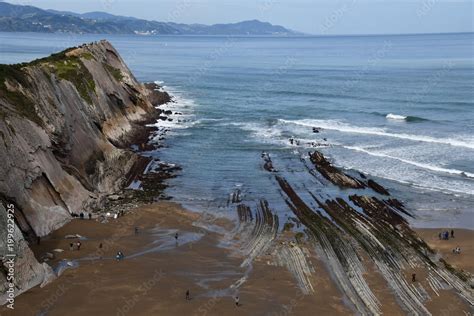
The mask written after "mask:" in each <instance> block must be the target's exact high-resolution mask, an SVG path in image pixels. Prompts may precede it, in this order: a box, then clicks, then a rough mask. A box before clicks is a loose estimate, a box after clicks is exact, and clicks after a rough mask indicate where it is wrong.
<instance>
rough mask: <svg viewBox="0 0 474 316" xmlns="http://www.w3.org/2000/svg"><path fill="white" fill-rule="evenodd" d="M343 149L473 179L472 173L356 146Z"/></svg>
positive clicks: (473, 174)
mask: <svg viewBox="0 0 474 316" xmlns="http://www.w3.org/2000/svg"><path fill="white" fill-rule="evenodd" d="M343 147H344V148H347V149H351V150H355V151H359V152H363V153H366V154H368V155H371V156H375V157H381V158H387V159H393V160H398V161H400V162H403V163H406V164H409V165H412V166H416V167H419V168H422V169H427V170H431V171H436V172H444V173H449V174H456V175H461V176H464V177H468V178H474V173H470V172H466V171H462V170H457V169H448V168H443V167H439V166H433V165H430V164H426V163H422V162H417V161H412V160H408V159H403V158H399V157H393V156H390V155H387V154H384V153H380V152H373V151H369V150H366V149H364V148H360V147H356V146H343Z"/></svg>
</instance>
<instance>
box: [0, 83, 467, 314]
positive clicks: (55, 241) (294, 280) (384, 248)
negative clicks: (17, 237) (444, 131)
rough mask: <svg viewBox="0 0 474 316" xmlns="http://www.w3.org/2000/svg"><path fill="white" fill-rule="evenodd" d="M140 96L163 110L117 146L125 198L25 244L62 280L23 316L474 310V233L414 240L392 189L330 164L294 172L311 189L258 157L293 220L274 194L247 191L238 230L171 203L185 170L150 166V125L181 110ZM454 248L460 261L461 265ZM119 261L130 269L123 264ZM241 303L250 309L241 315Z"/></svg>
mask: <svg viewBox="0 0 474 316" xmlns="http://www.w3.org/2000/svg"><path fill="white" fill-rule="evenodd" d="M141 86H142V85H141V84H140V87H141ZM143 86H144V87H146V90H144V91H145V95H146V96H147V98H149V101H150V102H149V103H150V104H152V105H153V107H154V108H155V109H156V108H157V107H158V110H156V111H151V112H152V113H151V114H150V116H149V117H148V118H147V119H144V120H141V121H139V120H137V121H135V122H134V123H133V124H131V125H132V128H131V129H129V131H131V133H130V134H127V135H126V136H125V137H124V138H122V139H120V144H117V147H118V148H120V150H124V151H126V152H127V154H129V155H130V156H131V157H133V165H132V166H130V168H128V172H126V174H125V175H124V176H123V180H124V181H123V183H122V184H123V185H122V187H121V188H119V189H118V190H116V191H113V192H109V193H110V194H109V193H106V194H104V195H103V196H102V197H103V198H104V201H103V202H104V204H102V205H103V207H101V209H100V210H96V212H94V213H93V215H92V219H91V220H89V219H87V216H86V219H84V220H81V219H78V218H75V219H72V220H71V221H70V222H69V223H67V224H66V225H65V226H62V227H60V228H59V229H57V230H54V231H53V232H52V233H51V234H48V235H46V236H44V237H42V238H41V239H38V244H37V245H34V243H32V242H31V241H30V245H32V246H31V248H32V249H33V251H34V253H35V257H36V258H37V259H38V261H39V262H41V263H42V264H43V266H44V267H48V264H51V266H52V268H53V269H54V271H51V269H52V268H49V270H48V271H47V274H46V277H45V278H44V281H43V283H42V284H41V287H35V288H33V289H32V290H30V291H28V292H26V293H24V294H23V295H21V296H19V297H18V298H17V305H16V307H17V312H18V311H20V313H22V314H38V313H39V314H48V315H50V314H51V315H56V314H57V315H63V314H65V313H67V314H71V311H70V308H71V306H75V307H77V308H75V310H74V311H73V312H72V313H73V314H74V313H77V314H78V315H79V314H81V315H83V314H87V313H94V314H119V315H122V314H127V313H128V312H134V313H137V314H146V315H148V314H160V315H161V314H164V315H167V314H170V315H173V314H176V313H179V314H198V315H205V314H241V313H242V312H245V313H251V314H263V313H265V312H266V313H269V314H275V315H279V314H292V313H294V314H302V315H303V314H304V315H306V314H308V313H311V312H314V311H317V312H319V313H323V314H329V313H330V314H336V315H337V314H341V315H343V314H344V315H346V314H351V313H352V314H358V313H359V314H378V313H384V314H390V315H402V314H405V313H415V314H428V313H436V312H438V311H442V312H449V313H454V314H458V313H459V314H461V313H462V312H466V311H469V310H472V306H473V305H474V303H473V302H474V299H473V296H472V294H473V293H472V286H473V284H472V280H473V279H472V264H471V263H470V262H472V261H473V256H472V252H473V251H474V250H473V249H472V247H470V245H469V241H470V238H471V237H472V236H473V235H472V234H473V232H472V231H465V230H461V229H455V231H456V237H455V238H454V239H450V240H449V241H439V240H437V233H438V232H439V230H437V229H433V230H429V229H427V230H424V229H416V228H412V227H411V226H410V223H411V219H413V217H414V214H413V213H412V212H411V210H410V209H409V208H407V207H406V206H405V205H404V203H403V202H402V201H401V200H398V199H397V195H396V194H393V192H391V190H390V188H384V187H383V186H382V185H380V184H379V183H377V182H375V181H374V179H373V178H372V177H370V176H368V175H367V174H363V173H361V172H357V170H350V171H347V170H342V169H340V168H338V167H335V166H333V165H332V163H331V160H330V158H327V157H325V156H324V155H323V153H321V152H319V151H313V152H310V153H309V156H306V154H303V155H302V156H301V157H300V160H299V161H298V163H301V165H300V167H302V168H301V170H302V171H301V174H304V176H306V177H307V178H309V179H310V181H309V182H306V183H305V182H304V180H307V178H306V179H304V177H303V176H302V177H292V176H291V175H290V173H288V172H287V170H285V169H284V168H283V167H282V160H281V157H278V155H275V156H273V152H272V151H270V152H269V153H266V152H262V154H261V158H262V159H263V163H262V162H261V164H260V168H261V169H262V171H263V172H264V173H265V175H266V176H267V177H268V179H270V181H271V182H269V183H270V184H271V185H273V186H274V189H276V190H278V192H279V194H280V195H281V197H282V198H283V200H284V201H285V203H286V205H285V207H287V213H286V214H285V213H279V209H277V207H275V205H272V202H273V201H271V198H270V196H267V195H266V194H262V195H261V196H259V197H258V198H257V199H256V200H249V199H246V198H245V192H244V193H243V194H242V195H241V192H240V188H239V189H235V191H234V192H233V193H232V194H231V195H230V196H229V198H228V201H227V205H226V209H227V210H228V211H229V213H233V215H235V217H236V218H237V219H236V221H229V220H226V219H223V218H217V217H215V215H212V214H209V213H208V212H207V210H206V209H205V208H203V209H201V210H199V211H200V212H190V211H189V210H186V209H184V208H183V207H182V206H180V205H177V204H175V203H170V202H164V201H163V200H166V199H168V198H169V197H167V196H165V195H164V194H163V190H164V189H165V188H166V184H165V182H164V180H166V179H169V178H172V177H174V176H175V175H174V171H176V170H178V169H179V167H176V166H174V165H168V164H166V163H165V162H163V161H160V160H159V159H158V158H157V157H156V155H153V152H154V151H156V150H157V149H158V148H159V147H160V146H161V145H160V143H159V141H157V140H161V139H162V138H163V137H165V135H166V133H167V131H168V128H167V127H164V126H162V127H156V126H149V124H153V123H156V121H157V120H158V122H160V121H163V122H165V123H167V121H169V120H170V117H167V113H166V112H168V111H170V112H171V113H172V112H173V111H171V110H168V109H167V111H163V110H160V109H159V106H157V105H159V104H160V102H164V101H163V99H162V98H164V97H165V95H159V94H154V93H153V92H154V91H158V90H161V89H160V87H159V85H157V84H145V85H143ZM166 95H167V94H166ZM170 101H171V99H170V98H169V95H168V99H167V101H166V102H170ZM171 105H172V104H171ZM178 122H179V120H178ZM164 125H165V124H164ZM130 145H131V149H130V148H129V147H130ZM258 155H259V153H257V155H256V156H255V157H256V160H258ZM272 159H273V160H272ZM295 160H296V159H295ZM130 164H131V161H130ZM308 183H309V184H311V188H307V187H306V186H305V185H306V184H308ZM247 184H251V183H247ZM266 199H269V200H270V202H268V201H267V200H266ZM158 200H161V201H159V202H158ZM89 214H91V213H89ZM86 215H88V214H87V213H86ZM135 228H137V231H135ZM176 233H178V235H179V237H178V241H176V240H175V234H176ZM420 237H423V238H420ZM77 242H80V243H81V249H80V250H78V249H75V248H76V246H75V243H77ZM70 243H72V244H73V246H72V250H71V249H69V244H70ZM100 245H101V246H100ZM457 246H460V247H461V248H462V253H461V254H460V255H454V254H452V251H451V250H452V249H453V248H454V247H457ZM118 251H121V252H123V253H124V254H125V258H124V260H120V261H117V260H116V259H115V255H116V254H117V252H118ZM440 254H441V257H442V258H441V257H440ZM445 260H446V261H445ZM35 262H36V261H35ZM56 275H59V278H56ZM413 275H416V278H415V277H414V276H413ZM186 290H190V292H191V300H186V299H185V294H184V293H185V292H186ZM237 295H238V296H239V297H240V298H241V301H240V302H241V306H235V305H234V302H233V299H234V297H235V296H237ZM3 308H4V307H2V309H3ZM0 311H1V309H0ZM7 313H8V312H7Z"/></svg>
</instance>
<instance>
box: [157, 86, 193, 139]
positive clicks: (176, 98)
mask: <svg viewBox="0 0 474 316" xmlns="http://www.w3.org/2000/svg"><path fill="white" fill-rule="evenodd" d="M155 83H156V84H163V81H155ZM162 89H163V90H164V91H166V92H168V93H169V95H170V96H171V102H168V103H165V104H162V105H159V106H157V108H158V109H161V110H163V111H171V112H172V114H170V115H166V116H167V117H168V118H170V119H172V121H168V120H166V121H163V120H158V121H157V122H156V123H155V126H157V127H163V128H169V129H171V130H173V129H186V128H189V127H191V126H193V125H194V124H195V121H194V113H193V110H194V107H195V106H196V103H195V101H194V100H193V99H190V98H188V97H185V96H184V95H183V94H182V93H181V92H180V91H179V90H178V89H176V88H174V87H170V86H162ZM176 113H180V114H176Z"/></svg>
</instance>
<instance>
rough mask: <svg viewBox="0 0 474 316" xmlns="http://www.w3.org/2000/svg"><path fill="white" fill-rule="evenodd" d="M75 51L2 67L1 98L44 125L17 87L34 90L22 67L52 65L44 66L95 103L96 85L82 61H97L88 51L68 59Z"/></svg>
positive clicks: (0, 69)
mask: <svg viewBox="0 0 474 316" xmlns="http://www.w3.org/2000/svg"><path fill="white" fill-rule="evenodd" d="M75 49H76V47H71V48H68V49H66V50H64V51H62V52H59V53H56V54H52V55H50V56H48V57H44V58H39V59H36V60H33V61H31V62H28V63H20V64H14V65H1V64H0V98H3V99H5V100H6V101H8V103H10V104H12V105H13V106H14V107H15V110H16V111H17V112H18V114H20V115H21V116H23V117H26V118H27V119H29V120H31V121H33V122H35V123H37V124H39V125H42V123H43V122H42V120H41V119H40V117H39V116H38V114H37V113H36V109H35V103H34V101H33V100H31V99H30V97H28V96H27V95H25V94H24V93H23V92H21V91H20V90H19V89H16V88H17V86H18V85H19V86H21V87H22V88H23V89H24V90H28V89H31V87H32V84H31V83H30V81H29V80H28V76H27V74H26V73H25V71H24V70H23V68H25V67H35V66H40V67H41V66H49V67H45V69H48V70H49V71H51V72H53V73H55V74H56V76H57V77H58V78H60V79H63V80H67V81H69V82H71V83H72V84H73V85H74V86H75V87H76V89H77V91H78V92H79V94H80V96H81V97H82V98H83V99H84V100H85V101H86V102H88V103H89V104H92V97H91V94H92V93H95V82H94V79H93V77H92V75H91V73H90V72H89V71H88V70H87V68H86V67H85V66H84V64H83V63H82V61H81V58H84V59H86V60H93V59H95V58H94V56H93V55H92V54H91V53H90V52H87V51H86V52H83V53H82V54H81V55H80V57H77V56H67V53H68V52H71V51H73V50H75ZM112 68H113V67H112ZM114 69H115V68H114ZM113 75H114V74H113ZM114 76H115V75H114ZM7 82H8V83H10V84H11V85H12V87H13V89H8V88H7ZM7 115H8V114H7V113H5V112H4V111H2V112H1V115H0V118H5V117H6V116H7Z"/></svg>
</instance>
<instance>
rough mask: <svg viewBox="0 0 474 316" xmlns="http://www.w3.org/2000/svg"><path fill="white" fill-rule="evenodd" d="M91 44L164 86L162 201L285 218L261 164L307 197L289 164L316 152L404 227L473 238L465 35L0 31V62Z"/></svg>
mask: <svg viewBox="0 0 474 316" xmlns="http://www.w3.org/2000/svg"><path fill="white" fill-rule="evenodd" d="M103 38H106V39H107V40H109V41H110V42H112V44H113V45H114V46H115V47H116V48H117V49H118V51H119V52H120V53H121V56H122V57H123V59H124V60H125V62H126V63H127V64H128V65H129V67H130V68H131V70H132V72H133V73H134V74H135V75H136V77H137V78H138V79H139V80H140V81H144V82H150V81H156V82H158V83H159V84H161V85H163V86H164V89H165V90H166V91H168V92H170V93H171V94H172V95H173V96H174V98H175V101H176V103H174V104H173V105H172V106H171V107H172V108H173V109H175V111H178V112H180V113H182V115H174V116H173V118H174V121H173V122H168V123H167V124H168V127H169V128H170V133H169V134H168V137H167V138H166V140H165V144H164V145H165V147H164V148H162V149H160V150H159V151H158V152H156V153H153V154H154V155H156V156H157V157H159V158H160V159H161V160H163V161H167V162H171V163H175V164H177V165H179V166H181V167H182V171H180V172H179V174H178V176H177V177H176V178H174V179H170V180H168V184H169V187H168V189H167V190H166V194H167V195H169V196H171V197H172V198H173V200H174V201H176V202H179V203H182V204H183V205H184V206H186V207H188V208H190V209H193V210H208V211H213V212H217V213H220V214H223V215H228V213H230V212H229V207H228V200H229V196H230V195H231V194H232V193H233V192H236V190H238V191H240V192H241V197H242V199H243V200H244V201H246V203H249V204H252V203H258V201H259V200H260V199H261V198H265V199H267V200H268V201H269V203H270V205H272V206H273V207H274V209H276V210H277V212H278V213H279V214H280V215H282V216H289V214H290V213H291V211H290V210H289V209H288V207H287V206H286V204H285V201H284V199H283V198H282V195H281V194H280V191H279V189H278V186H276V185H275V183H274V180H273V177H272V176H271V175H269V174H268V172H266V171H264V170H263V167H262V165H263V162H262V159H261V154H262V152H267V153H269V154H270V155H271V156H272V159H273V160H274V162H275V165H276V166H277V168H278V169H279V171H281V172H282V173H284V174H285V177H286V178H287V179H288V180H289V181H292V182H293V183H294V184H297V185H298V186H299V187H300V188H305V189H308V188H309V190H311V187H312V185H313V181H314V179H311V178H310V177H309V176H308V173H307V170H306V167H307V166H305V164H304V163H302V162H301V157H305V156H307V154H308V152H309V151H311V150H314V149H317V150H320V151H321V152H323V153H324V154H325V155H326V156H328V157H329V158H330V159H331V161H332V162H333V163H334V164H335V165H336V166H339V167H342V168H345V169H348V170H357V171H360V172H363V173H365V174H367V175H370V176H371V177H373V178H375V179H377V181H379V182H380V183H382V184H383V185H384V186H385V187H387V188H388V189H389V190H390V191H391V192H392V194H393V195H394V196H397V197H399V198H400V199H401V200H403V201H404V202H405V204H406V205H407V206H408V208H409V209H411V210H412V211H413V213H414V214H415V216H416V218H415V219H413V220H411V221H412V223H413V224H414V225H416V226H421V227H440V226H442V227H450V226H451V227H465V228H471V229H474V216H473V215H474V34H473V33H465V34H430V35H386V36H332V37H329V36H328V37H292V38H283V37H211V36H209V37H198V36H195V37H190V36H179V37H178V36H162V37H161V36H160V37H146V36H117V35H113V36H112V35H67V34H37V33H36V34H33V33H0V42H1V44H0V63H16V62H24V61H29V60H32V59H35V58H38V57H43V56H46V55H49V54H50V53H53V52H56V51H59V50H61V49H64V48H66V47H69V46H74V45H78V44H81V43H84V42H91V41H95V40H99V39H103ZM160 124H162V123H160ZM313 128H316V130H313ZM315 131H317V133H316V132H315ZM290 139H294V141H293V144H292V143H291V142H290ZM317 190H319V191H318V192H317V193H318V194H320V195H324V194H326V193H327V192H323V191H321V189H317Z"/></svg>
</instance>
